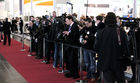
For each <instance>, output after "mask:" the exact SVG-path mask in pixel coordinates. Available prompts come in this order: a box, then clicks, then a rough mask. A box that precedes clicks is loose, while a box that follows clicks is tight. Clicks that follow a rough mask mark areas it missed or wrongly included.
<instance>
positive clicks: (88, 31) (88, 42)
mask: <svg viewBox="0 0 140 83" xmlns="http://www.w3.org/2000/svg"><path fill="white" fill-rule="evenodd" d="M85 25H86V26H85V27H84V29H83V30H82V32H83V33H82V35H81V36H82V38H83V39H82V40H81V42H80V43H81V44H82V47H83V48H85V49H83V54H84V62H85V66H86V70H87V75H86V77H84V79H85V78H87V79H91V81H95V78H96V76H95V72H96V64H95V52H93V51H91V50H93V44H94V40H95V37H94V35H95V33H96V29H95V27H94V24H93V23H92V20H91V19H90V18H87V19H86V20H85Z"/></svg>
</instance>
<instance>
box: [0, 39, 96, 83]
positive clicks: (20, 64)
mask: <svg viewBox="0 0 140 83" xmlns="http://www.w3.org/2000/svg"><path fill="white" fill-rule="evenodd" d="M21 46H22V45H21V43H20V42H17V41H16V40H13V39H12V43H11V46H8V45H5V46H4V45H3V44H2V42H1V43H0V53H1V54H2V55H3V56H4V57H5V59H6V60H7V61H8V62H9V63H10V64H11V65H12V66H13V67H14V68H15V69H16V70H17V71H18V72H19V73H20V74H21V75H22V76H23V77H24V78H25V79H26V80H27V81H28V83H75V80H74V79H72V78H66V77H64V75H63V74H59V73H57V71H58V70H60V69H53V67H52V64H45V63H40V61H41V60H37V59H35V58H34V57H33V56H31V57H29V56H27V55H28V54H29V52H28V49H29V48H28V47H27V46H25V49H26V51H25V52H21V51H20V49H21ZM88 83H89V82H88ZM91 83H94V82H91Z"/></svg>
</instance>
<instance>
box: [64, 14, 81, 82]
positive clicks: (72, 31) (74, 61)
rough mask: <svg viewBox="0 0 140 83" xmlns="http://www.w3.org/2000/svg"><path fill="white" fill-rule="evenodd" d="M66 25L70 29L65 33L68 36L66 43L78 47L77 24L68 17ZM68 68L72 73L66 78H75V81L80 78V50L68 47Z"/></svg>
mask: <svg viewBox="0 0 140 83" xmlns="http://www.w3.org/2000/svg"><path fill="white" fill-rule="evenodd" d="M66 24H67V25H68V28H67V30H66V31H64V32H63V35H64V36H66V43H67V44H70V45H78V39H79V29H78V26H77V24H76V23H75V22H73V17H72V16H67V17H66ZM65 56H66V68H67V70H69V71H70V73H67V74H65V76H66V77H73V78H74V79H76V78H78V77H79V74H78V50H77V49H76V48H72V47H67V50H66V55H65Z"/></svg>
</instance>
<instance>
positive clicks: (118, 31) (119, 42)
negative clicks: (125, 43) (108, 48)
mask: <svg viewBox="0 0 140 83" xmlns="http://www.w3.org/2000/svg"><path fill="white" fill-rule="evenodd" d="M117 36H118V44H119V45H120V46H121V37H120V28H117Z"/></svg>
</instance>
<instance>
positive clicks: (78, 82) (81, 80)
mask: <svg viewBox="0 0 140 83" xmlns="http://www.w3.org/2000/svg"><path fill="white" fill-rule="evenodd" d="M82 67H83V54H82V47H80V80H76V83H87V81H86V80H83V68H82Z"/></svg>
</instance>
